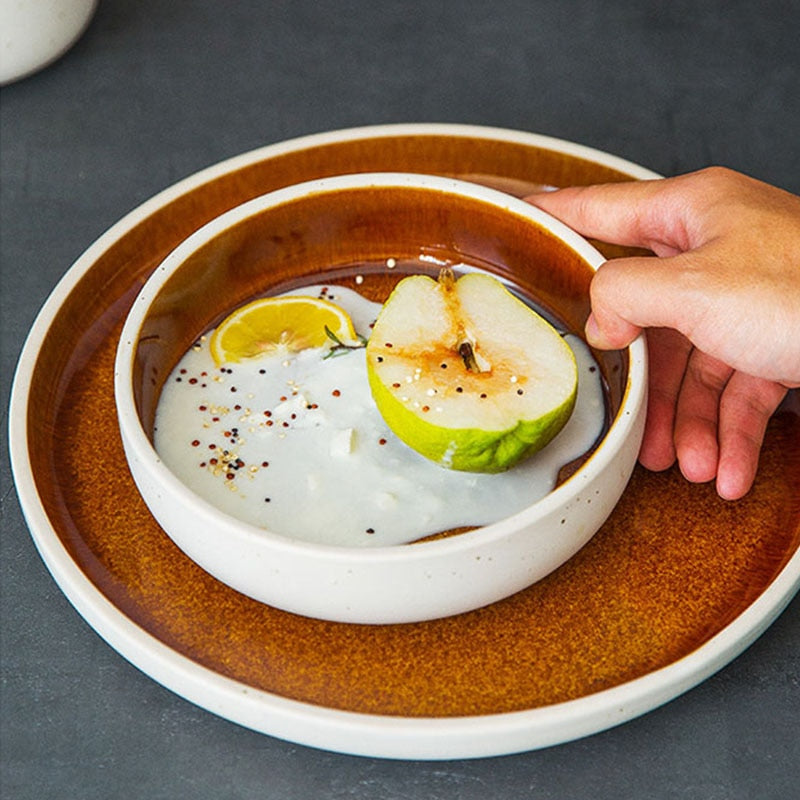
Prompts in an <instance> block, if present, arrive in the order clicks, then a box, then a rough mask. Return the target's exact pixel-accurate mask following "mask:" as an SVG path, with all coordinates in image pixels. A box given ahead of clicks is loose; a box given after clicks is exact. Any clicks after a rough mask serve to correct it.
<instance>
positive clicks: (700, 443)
mask: <svg viewBox="0 0 800 800" xmlns="http://www.w3.org/2000/svg"><path fill="white" fill-rule="evenodd" d="M732 374H733V370H732V369H731V368H730V367H729V366H727V365H726V364H724V363H723V362H721V361H718V360H717V359H715V358H711V357H710V356H708V355H706V354H705V353H702V352H701V351H699V350H692V352H691V354H690V356H689V360H688V362H687V365H686V372H685V374H684V376H683V382H682V384H681V390H680V395H679V397H678V405H677V408H676V412H675V452H676V454H677V457H678V463H679V464H680V468H681V472H682V473H683V474H684V476H685V477H686V478H687V479H688V480H690V481H692V482H694V483H705V482H706V481H710V480H713V478H714V477H715V476H716V474H717V464H718V462H719V442H718V436H717V434H718V430H717V425H718V420H719V412H720V397H721V396H722V392H723V390H724V389H725V387H726V385H727V383H728V380H729V379H730V377H731V375H732Z"/></svg>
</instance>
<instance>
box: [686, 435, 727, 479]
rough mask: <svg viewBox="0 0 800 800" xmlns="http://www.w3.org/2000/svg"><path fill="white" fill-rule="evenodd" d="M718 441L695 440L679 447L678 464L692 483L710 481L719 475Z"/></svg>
mask: <svg viewBox="0 0 800 800" xmlns="http://www.w3.org/2000/svg"><path fill="white" fill-rule="evenodd" d="M718 453H719V450H718V448H717V445H716V442H711V441H708V442H706V443H705V444H702V443H701V442H694V443H692V444H690V445H688V446H687V445H684V446H682V447H679V448H678V464H679V466H680V469H681V473H682V474H683V477H684V478H686V480H687V481H690V482H691V483H708V482H709V481H712V480H714V478H716V477H717V467H718V461H717V459H718Z"/></svg>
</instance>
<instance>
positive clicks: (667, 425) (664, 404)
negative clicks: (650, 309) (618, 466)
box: [639, 328, 692, 471]
mask: <svg viewBox="0 0 800 800" xmlns="http://www.w3.org/2000/svg"><path fill="white" fill-rule="evenodd" d="M691 349H692V346H691V344H690V343H689V342H688V341H687V340H686V339H685V338H684V337H683V336H681V335H680V334H679V333H678V332H677V331H674V330H670V329H669V328H653V329H652V330H649V331H648V332H647V350H648V356H649V359H648V360H649V362H650V384H649V387H648V393H647V418H646V421H645V428H644V436H643V438H642V445H641V449H640V451H639V461H640V463H641V464H642V466H644V467H646V468H647V469H651V470H655V471H661V470H664V469H667V468H668V467H671V466H672V465H673V464H674V463H675V458H676V453H675V439H674V431H675V410H676V408H677V405H678V396H679V395H680V390H681V384H682V383H683V376H684V372H685V370H686V362H687V360H688V358H689V353H690V352H691Z"/></svg>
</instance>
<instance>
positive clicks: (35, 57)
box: [0, 0, 98, 85]
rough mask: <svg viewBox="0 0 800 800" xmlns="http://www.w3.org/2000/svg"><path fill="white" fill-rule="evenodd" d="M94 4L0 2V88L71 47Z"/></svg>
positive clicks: (83, 0)
mask: <svg viewBox="0 0 800 800" xmlns="http://www.w3.org/2000/svg"><path fill="white" fill-rule="evenodd" d="M97 2H98V0H0V85H5V84H7V83H12V82H13V81H16V80H19V79H20V78H24V77H26V76H27V75H30V74H32V73H34V72H36V71H38V70H40V69H42V68H43V67H46V66H47V65H48V64H51V63H52V62H53V61H55V60H56V59H58V58H60V57H61V56H62V55H64V53H66V52H67V50H69V48H70V47H72V45H73V44H75V42H76V41H77V40H78V39H79V38H80V37H81V34H82V33H83V32H84V31H85V30H86V27H87V25H88V24H89V21H90V20H91V18H92V15H93V14H94V11H95V8H97Z"/></svg>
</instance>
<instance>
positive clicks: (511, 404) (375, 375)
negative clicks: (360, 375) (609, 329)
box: [367, 269, 578, 472]
mask: <svg viewBox="0 0 800 800" xmlns="http://www.w3.org/2000/svg"><path fill="white" fill-rule="evenodd" d="M367 375H368V378H369V385H370V389H371V391H372V396H373V398H374V400H375V404H376V406H377V407H378V410H379V411H380V413H381V414H382V416H383V418H384V420H385V421H386V424H387V425H388V426H389V428H390V429H391V430H392V431H393V432H394V433H395V435H397V436H398V438H400V439H401V440H402V441H403V442H405V443H406V444H407V445H408V446H409V447H411V448H413V449H414V450H416V451H417V452H418V453H420V454H421V455H423V456H425V457H426V458H429V459H431V460H432V461H435V462H436V463H438V464H440V465H441V466H443V467H447V468H449V469H455V470H464V471H468V472H502V471H503V470H506V469H509V468H510V467H512V466H514V465H515V464H517V463H518V462H519V461H521V460H522V459H524V458H526V457H528V456H530V455H532V454H534V453H535V452H537V451H538V450H540V449H541V448H543V447H544V446H545V445H546V444H548V443H549V442H550V441H551V440H552V439H553V437H554V436H555V435H556V434H557V433H558V432H559V431H560V430H561V429H562V428H563V427H564V425H565V424H566V422H567V420H568V419H569V417H570V415H571V414H572V410H573V408H574V405H575V398H576V394H577V387H578V371H577V366H576V363H575V356H574V355H573V353H572V350H571V349H570V347H569V345H568V344H567V343H566V342H565V341H564V339H563V338H562V336H561V335H560V334H559V332H558V331H557V330H556V329H555V328H554V327H553V326H552V325H551V324H550V323H549V322H547V320H545V319H544V318H543V317H542V316H541V315H539V314H538V313H536V312H535V311H534V310H533V309H532V308H530V307H529V306H527V305H526V304H525V303H523V302H522V301H521V300H519V299H518V298H517V297H515V296H514V295H513V294H512V293H511V292H510V291H508V289H506V288H505V286H503V284H502V283H500V281H499V280H497V279H496V278H494V277H492V276H490V275H487V274H483V273H468V274H466V275H463V276H462V277H460V278H458V279H457V280H456V278H455V276H454V274H453V272H452V271H451V270H450V269H444V270H442V271H441V273H440V274H439V278H438V280H434V279H433V278H430V277H428V276H425V275H413V276H410V277H408V278H404V279H403V280H401V281H400V282H399V283H398V284H397V286H396V287H395V289H394V291H393V292H392V294H391V295H390V297H389V299H388V300H387V301H386V304H385V305H384V307H383V308H382V310H381V312H380V314H379V316H378V318H377V320H376V322H375V326H374V328H373V331H372V334H371V336H370V339H369V343H368V344H367Z"/></svg>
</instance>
